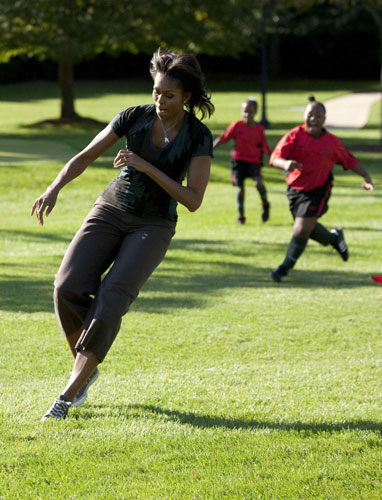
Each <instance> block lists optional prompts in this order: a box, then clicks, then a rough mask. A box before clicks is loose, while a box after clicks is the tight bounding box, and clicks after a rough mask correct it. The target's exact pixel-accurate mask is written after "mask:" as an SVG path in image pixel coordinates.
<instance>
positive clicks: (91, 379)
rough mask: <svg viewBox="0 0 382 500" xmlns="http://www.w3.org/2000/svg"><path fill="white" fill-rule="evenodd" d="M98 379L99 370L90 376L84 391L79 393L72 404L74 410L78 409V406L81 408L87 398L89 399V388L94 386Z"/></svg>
mask: <svg viewBox="0 0 382 500" xmlns="http://www.w3.org/2000/svg"><path fill="white" fill-rule="evenodd" d="M98 377H99V370H98V368H96V369H95V370H94V372H93V373H92V374H91V375H90V377H89V378H88V379H87V381H86V383H85V385H84V386H83V387H82V389H80V390H79V391H78V393H77V395H76V397H75V398H74V400H73V403H72V406H73V408H77V407H78V406H81V405H82V404H83V403H85V401H86V398H87V397H88V390H89V387H90V386H91V385H92V384H94V382H95V381H96V380H97V378H98Z"/></svg>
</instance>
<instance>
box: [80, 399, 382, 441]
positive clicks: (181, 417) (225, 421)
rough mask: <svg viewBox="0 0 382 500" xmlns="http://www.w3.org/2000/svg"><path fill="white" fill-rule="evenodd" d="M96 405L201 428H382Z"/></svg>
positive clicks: (367, 423)
mask: <svg viewBox="0 0 382 500" xmlns="http://www.w3.org/2000/svg"><path fill="white" fill-rule="evenodd" d="M92 407H93V408H94V409H96V410H97V412H96V415H97V418H99V416H100V414H101V415H102V416H105V417H106V416H113V410H115V413H116V414H117V415H123V416H124V417H126V418H132V417H134V416H135V415H132V414H131V411H132V410H138V412H139V415H138V416H140V415H142V416H144V418H145V419H147V417H150V416H153V417H154V418H155V416H158V415H159V416H164V417H166V419H167V420H171V421H173V422H176V423H178V424H182V425H190V426H192V427H197V428H199V429H214V428H224V429H230V430H249V431H253V430H262V429H270V430H276V431H285V432H289V431H297V432H308V433H310V434H318V433H321V432H325V433H329V434H332V433H335V432H342V431H354V430H371V431H379V432H380V431H382V422H373V421H371V420H355V421H350V422H346V421H345V422H320V423H315V422H300V421H297V422H272V421H262V420H241V419H238V418H224V417H219V416H213V415H200V414H198V413H193V412H182V411H178V410H169V409H167V408H161V407H160V406H154V405H142V404H135V405H134V404H133V405H127V406H122V405H113V406H112V407H110V409H109V408H108V409H106V407H105V406H102V405H92ZM72 417H74V418H77V419H84V420H88V419H91V418H94V417H95V413H94V411H92V409H91V408H89V409H86V408H84V409H83V410H82V411H81V413H78V415H72Z"/></svg>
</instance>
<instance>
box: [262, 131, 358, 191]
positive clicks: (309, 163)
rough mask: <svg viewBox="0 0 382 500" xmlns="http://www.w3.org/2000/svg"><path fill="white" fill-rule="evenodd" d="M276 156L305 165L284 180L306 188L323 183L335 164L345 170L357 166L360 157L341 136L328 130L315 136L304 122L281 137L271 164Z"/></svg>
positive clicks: (270, 161) (270, 162)
mask: <svg viewBox="0 0 382 500" xmlns="http://www.w3.org/2000/svg"><path fill="white" fill-rule="evenodd" d="M276 158H284V159H285V160H295V161H298V162H299V163H301V164H302V170H301V171H300V170H297V168H296V169H294V170H293V171H292V172H290V173H289V174H288V175H287V177H286V179H285V180H286V182H287V184H289V186H292V187H293V188H294V189H301V190H303V191H311V190H312V189H315V188H318V187H320V186H323V185H324V184H325V182H326V181H327V179H328V177H329V174H330V172H331V171H332V168H333V166H334V165H335V164H336V163H339V164H341V165H342V166H343V168H344V169H345V170H350V169H352V168H353V167H355V166H356V165H358V160H357V158H355V157H354V156H353V155H352V154H351V153H350V152H349V151H348V150H347V149H345V146H344V145H343V144H342V142H341V140H340V139H339V138H338V137H336V136H335V135H333V134H331V133H330V132H328V131H325V133H324V135H322V136H321V137H318V138H314V137H313V136H311V135H310V134H308V133H307V132H306V131H305V126H304V125H299V126H298V127H295V128H292V130H290V131H289V132H288V134H286V135H284V137H282V138H281V139H280V140H279V142H278V143H277V145H276V147H275V149H274V150H273V153H272V154H271V157H270V158H269V164H270V165H271V164H272V163H273V162H274V160H275V159H276Z"/></svg>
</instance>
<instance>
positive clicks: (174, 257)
mask: <svg viewBox="0 0 382 500" xmlns="http://www.w3.org/2000/svg"><path fill="white" fill-rule="evenodd" d="M150 85H151V84H150V81H149V80H147V81H145V82H138V81H137V82H131V83H130V82H82V83H80V84H79V85H78V88H77V95H78V99H77V110H78V112H79V113H80V114H82V115H85V116H88V117H92V118H95V119H98V120H100V121H105V122H107V121H109V120H111V119H112V118H113V116H114V115H115V114H116V113H117V112H118V111H119V110H121V109H123V108H125V107H127V106H130V105H134V104H138V103H148V102H150V100H151V97H150ZM210 87H211V91H212V95H213V101H214V103H215V106H216V113H215V115H214V117H213V118H212V119H211V121H210V123H209V125H210V127H211V129H212V131H213V133H214V135H216V134H218V133H220V132H221V131H222V130H223V129H224V128H225V127H226V126H227V125H228V123H230V122H231V121H232V120H234V119H239V118H240V104H241V102H242V101H243V100H244V99H245V98H246V97H248V96H250V95H254V96H255V97H256V98H258V99H259V101H260V95H259V92H258V82H253V83H252V84H250V82H241V83H238V82H232V83H231V86H230V85H229V84H228V83H227V82H225V85H224V86H223V84H222V83H221V82H215V83H214V82H210ZM235 89H236V90H235ZM350 90H376V89H375V87H374V86H373V84H371V83H368V82H355V83H352V82H350V83H349V82H347V83H344V82H317V81H316V82H281V83H279V84H277V86H276V85H275V86H273V87H271V90H270V93H269V95H268V100H267V103H268V108H267V111H268V119H269V121H270V122H271V125H272V128H271V129H270V130H269V131H267V136H268V138H269V142H270V143H271V144H272V146H274V145H275V143H276V141H277V140H278V139H279V138H280V136H281V135H282V134H283V133H284V132H285V131H286V130H287V129H288V128H290V127H291V126H293V125H295V124H298V123H300V122H301V120H302V109H303V107H304V106H305V104H306V102H307V101H306V98H307V96H308V95H309V94H311V93H314V94H315V95H316V98H317V99H319V100H326V99H328V98H330V97H334V96H336V95H340V94H343V93H346V92H349V91H350ZM0 100H1V102H0V166H1V174H2V175H1V177H0V183H1V198H0V204H1V213H2V217H1V219H0V231H1V239H0V325H1V334H2V337H3V342H2V349H1V351H0V389H1V392H0V403H1V404H0V435H1V438H2V443H3V446H2V448H1V451H0V485H1V486H0V499H44V500H52V499H54V500H59V499H62V500H67V499H89V500H91V499H113V500H114V499H134V500H135V499H144V500H148V499H153V500H154V499H155V500H157V499H163V500H170V499H171V500H191V499H192V500H206V499H227V500H243V499H251V500H252V499H266V500H268V499H269V500H271V499H272V500H273V499H277V500H278V499H285V500H291V499H309V500H310V499H330V500H333V499H336V500H337V499H341V500H342V499H349V500H353V499H380V498H381V491H382V466H381V464H382V461H381V459H382V456H381V450H382V439H381V430H382V420H381V389H380V387H381V376H382V355H381V349H382V341H381V335H380V333H381V299H382V287H379V286H378V285H376V284H375V283H374V282H373V281H372V280H371V278H370V276H371V275H372V274H378V273H379V274H382V262H381V234H382V224H381V208H382V207H381V188H382V154H381V153H366V152H362V151H360V150H357V149H356V150H355V151H354V153H355V154H356V155H357V156H358V157H359V158H360V160H361V161H362V162H363V164H364V165H365V166H366V168H367V169H369V170H370V172H371V173H372V175H373V178H374V181H375V185H376V191H375V192H374V193H366V192H364V191H363V190H362V189H361V188H360V184H361V179H360V178H359V177H357V176H355V175H352V174H350V173H344V172H343V171H342V169H341V168H340V167H335V173H336V183H335V188H334V190H333V196H332V199H331V203H330V211H329V213H328V214H327V215H326V216H325V217H324V219H323V222H324V223H325V224H326V225H327V226H328V227H329V228H332V227H338V226H342V227H344V230H345V234H346V239H347V242H348V244H349V247H350V260H349V262H347V263H343V262H342V261H341V259H340V258H339V256H338V255H337V254H336V253H335V252H334V251H333V250H331V249H329V248H323V247H320V246H318V245H317V244H316V243H314V242H311V243H310V244H309V246H308V248H307V250H306V252H305V254H304V255H303V257H302V258H301V259H300V261H299V262H298V265H297V267H296V270H295V271H294V272H293V273H291V275H290V277H289V278H288V279H287V280H285V283H282V284H281V285H276V284H274V283H273V282H272V281H271V280H270V279H269V271H270V270H271V269H272V268H274V267H275V266H276V265H278V264H279V263H280V262H281V260H282V259H283V256H284V253H285V249H286V245H287V243H288V241H289V239H290V236H291V218H290V214H289V211H288V209H287V200H286V198H285V194H284V192H285V184H284V181H283V176H282V173H281V172H279V171H278V170H276V169H275V170H272V169H270V168H269V169H268V168H265V169H264V178H265V182H266V185H267V188H268V192H269V196H270V200H271V203H272V209H271V219H270V221H269V222H268V223H267V224H262V223H261V222H260V202H259V199H258V195H257V193H256V192H255V190H254V189H253V188H252V186H251V185H250V183H249V182H248V184H247V199H246V207H247V219H248V223H247V224H246V225H245V226H237V225H236V208H235V191H234V188H233V187H232V186H231V184H230V174H229V150H230V146H229V145H227V146H225V147H222V148H220V149H219V150H217V151H216V155H215V158H214V163H213V169H212V176H211V182H210V184H209V187H208V189H207V193H206V197H205V201H204V205H203V206H202V208H201V209H200V210H199V211H198V212H196V213H193V214H191V213H188V212H187V211H186V210H185V209H184V208H182V207H180V209H179V214H180V220H179V224H178V227H177V234H176V237H175V239H174V241H173V243H172V246H171V248H170V250H169V252H168V255H167V257H166V259H165V260H164V261H163V263H162V264H161V265H160V267H159V268H158V270H157V271H156V272H155V274H154V275H153V277H152V278H151V280H150V281H149V282H148V283H147V284H146V286H145V287H144V289H143V290H142V292H141V294H140V297H139V298H138V300H137V301H136V303H135V304H134V305H133V307H132V309H131V311H130V312H129V314H128V315H127V316H126V318H125V319H124V323H123V326H122V329H121V331H120V334H119V336H118V338H117V340H116V342H115V344H114V346H113V348H112V350H111V351H110V353H109V355H108V357H107V358H106V360H105V362H104V363H103V365H101V367H100V370H101V377H100V379H99V381H98V382H97V384H95V385H94V387H93V388H92V389H91V391H90V396H89V398H88V401H87V402H86V403H85V405H83V406H82V407H81V408H78V409H75V410H72V412H71V414H70V417H69V418H68V419H67V420H66V421H63V422H56V421H55V422H48V423H47V424H44V425H43V424H42V423H41V422H40V419H41V416H42V414H43V413H44V412H45V411H46V409H47V408H48V407H49V405H50V404H51V403H52V401H53V399H54V397H56V396H57V394H58V393H59V391H60V390H61V389H62V388H63V386H64V384H65V382H66V380H67V377H68V375H69V373H70V369H71V363H72V362H71V358H70V356H69V353H68V350H67V348H66V346H65V341H64V339H63V338H62V336H61V334H60V333H59V330H58V327H57V324H56V320H55V317H54V314H53V306H52V283H53V279H54V274H55V272H56V271H57V268H58V266H59V263H60V261H61V258H62V255H63V253H64V251H65V249H66V247H67V245H68V243H69V241H70V239H71V238H72V236H73V234H74V232H75V231H76V229H77V228H78V226H79V224H80V223H81V221H82V219H83V217H84V216H85V215H86V213H87V212H88V211H89V209H90V207H91V206H92V203H93V201H94V199H95V198H96V197H97V196H98V195H99V194H100V193H101V192H102V190H103V188H104V186H105V185H106V184H107V183H108V182H109V180H111V179H112V178H113V177H114V175H115V171H113V170H112V168H111V164H112V158H113V156H114V153H115V152H116V151H117V149H118V148H119V147H121V146H122V145H123V142H122V141H121V142H120V143H119V144H118V145H117V146H116V147H115V148H114V149H113V150H112V151H110V152H108V153H107V154H106V155H105V156H104V157H103V158H101V159H99V160H98V161H97V162H96V163H95V164H94V165H93V166H91V167H90V168H89V169H88V170H87V171H86V172H85V174H84V175H83V176H82V177H81V178H80V179H77V180H76V181H74V182H73V183H72V185H70V186H68V187H66V188H65V189H64V190H63V192H62V193H61V195H60V197H59V201H58V204H57V206H56V209H55V210H54V212H53V213H52V214H51V216H50V217H49V218H48V220H47V222H46V225H45V226H44V227H43V228H41V227H39V226H38V225H37V223H36V220H35V219H32V218H30V217H29V215H28V214H29V210H30V206H31V205H32V203H33V200H34V199H35V198H36V197H37V196H38V195H39V194H41V193H42V192H43V190H44V189H45V187H46V186H47V185H48V183H49V182H50V181H51V180H52V179H53V178H54V176H55V175H56V174H57V172H58V171H59V170H60V169H61V168H62V166H63V164H64V162H65V160H67V159H69V158H70V157H71V155H73V154H75V153H76V152H78V151H79V150H80V149H81V148H82V147H83V146H85V145H86V144H87V142H89V140H90V139H91V138H92V137H93V136H94V135H95V134H96V133H97V132H98V130H99V129H97V128H91V129H89V128H80V127H77V128H72V127H66V128H62V129H59V130H57V129H55V128H53V127H44V128H36V127H26V125H29V124H31V123H34V122H37V121H40V120H44V119H47V118H52V117H56V116H57V113H58V100H57V91H56V87H55V85H54V84H53V83H43V82H41V83H32V84H20V85H12V86H2V87H0ZM378 124H379V107H378V105H375V106H374V108H373V111H372V114H371V117H370V121H369V124H368V126H367V127H366V128H365V129H364V130H360V131H354V130H353V131H346V133H345V132H341V131H339V132H338V135H340V137H342V138H343V139H344V141H345V143H346V144H347V145H352V146H356V145H359V144H362V145H364V144H371V145H375V144H377V143H378V141H379V132H378Z"/></svg>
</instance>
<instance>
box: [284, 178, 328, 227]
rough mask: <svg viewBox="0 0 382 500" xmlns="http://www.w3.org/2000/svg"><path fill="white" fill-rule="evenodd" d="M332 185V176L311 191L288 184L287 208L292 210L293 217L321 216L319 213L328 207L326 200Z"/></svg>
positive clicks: (324, 211)
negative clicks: (322, 184)
mask: <svg viewBox="0 0 382 500" xmlns="http://www.w3.org/2000/svg"><path fill="white" fill-rule="evenodd" d="M332 186H333V178H332V177H331V178H330V179H329V180H328V181H327V182H326V184H325V185H324V186H320V187H318V188H316V189H312V191H301V190H300V189H294V188H292V187H291V186H288V188H287V196H288V199H289V210H290V211H291V212H292V215H293V218H294V219H295V218H296V217H321V215H324V213H326V212H327V211H328V209H329V205H328V201H329V198H330V194H331V191H332Z"/></svg>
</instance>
